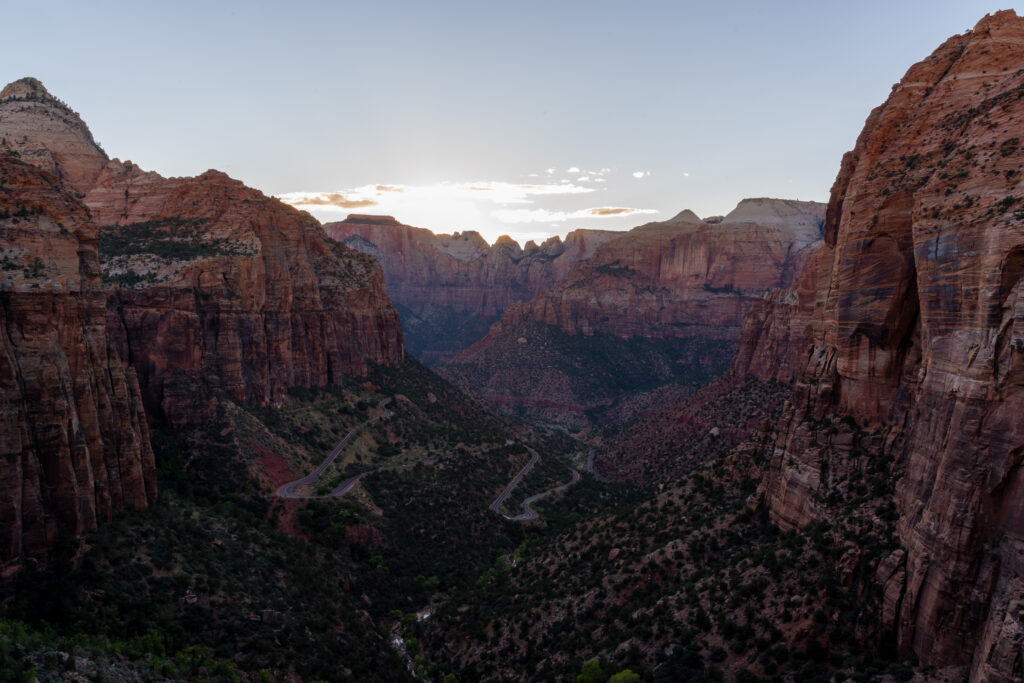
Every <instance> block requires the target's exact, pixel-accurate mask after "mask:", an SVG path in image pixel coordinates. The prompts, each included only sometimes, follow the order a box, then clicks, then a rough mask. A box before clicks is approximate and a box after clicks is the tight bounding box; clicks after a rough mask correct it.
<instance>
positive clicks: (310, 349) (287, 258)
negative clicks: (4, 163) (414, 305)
mask: <svg viewBox="0 0 1024 683" xmlns="http://www.w3.org/2000/svg"><path fill="white" fill-rule="evenodd" d="M0 142H2V145H3V149H2V150H0V153H3V154H4V155H5V158H8V159H9V163H21V164H22V165H24V164H25V163H28V164H32V165H34V166H36V167H38V168H40V169H41V170H42V171H43V172H45V173H46V174H48V175H47V176H46V178H48V179H52V180H50V184H51V185H55V184H56V185H59V187H60V189H62V190H63V194H61V195H59V196H58V197H56V198H55V199H54V203H55V205H57V206H60V207H62V208H61V211H62V212H66V213H68V215H69V216H70V218H69V219H68V221H65V222H71V221H72V220H73V221H74V222H75V223H76V224H81V225H82V226H83V227H82V228H80V229H79V233H80V234H81V235H82V236H83V237H82V238H81V239H80V242H81V244H82V245H83V246H81V247H79V246H78V242H75V241H74V240H72V239H71V237H70V236H69V237H67V238H66V239H63V240H59V241H57V242H55V243H54V245H56V246H54V245H51V243H50V242H39V241H38V237H36V236H35V232H34V231H32V230H28V231H26V228H25V227H17V228H15V227H12V224H11V223H10V222H8V223H7V225H6V226H5V239H6V240H7V241H8V242H9V249H11V250H12V252H11V253H12V254H15V255H17V256H16V257H15V256H12V257H11V258H12V259H13V260H11V261H9V263H10V267H11V268H21V267H22V266H23V264H22V263H21V261H22V260H24V259H27V258H29V255H36V256H38V257H39V258H42V259H43V260H42V261H41V263H43V266H42V268H43V271H41V275H40V277H41V278H43V279H41V280H40V282H36V283H32V284H34V285H36V287H32V288H31V289H32V290H33V291H30V292H27V293H29V294H33V295H36V294H37V292H36V291H34V290H35V289H43V290H47V291H50V290H52V291H54V292H57V291H61V290H60V289H59V288H58V287H57V286H56V285H54V287H50V286H48V285H47V286H44V285H46V284H47V281H48V278H49V276H48V275H47V271H46V269H45V268H46V265H45V264H46V260H47V259H49V258H51V256H50V254H51V253H54V251H55V249H56V247H57V246H59V247H60V248H62V249H64V251H65V252H66V254H72V255H73V254H76V253H78V251H79V249H81V252H82V259H83V264H84V265H82V266H81V267H80V266H79V264H78V262H77V261H74V262H72V261H71V260H70V256H68V257H67V258H63V257H62V258H61V261H60V265H61V267H62V268H63V269H64V270H65V271H68V272H71V271H74V272H76V273H77V271H78V270H79V269H81V270H82V273H83V274H84V273H88V278H86V277H85V276H84V275H83V276H82V277H81V278H76V280H75V287H78V291H79V292H80V295H79V298H80V299H82V302H81V303H60V304H57V303H53V304H49V305H50V306H52V307H54V309H55V310H58V311H64V309H65V308H66V309H67V310H66V311H64V312H61V313H60V315H57V316H55V317H54V318H52V319H48V320H47V321H46V324H45V325H44V324H43V323H42V322H41V321H40V320H39V319H38V318H39V315H41V314H42V311H43V310H44V309H45V306H46V305H47V304H44V303H43V301H44V299H43V298H40V297H38V296H36V297H35V298H31V297H30V298H28V299H25V301H39V303H37V304H34V306H36V307H37V308H38V310H39V312H40V313H39V314H37V315H36V316H34V317H33V316H29V314H28V312H27V310H28V308H30V307H28V306H27V304H26V305H25V306H20V305H19V306H18V307H16V308H12V309H11V310H10V311H9V312H8V314H7V315H8V316H9V318H8V329H9V337H10V339H12V340H17V339H19V338H20V337H21V336H22V335H23V334H24V333H23V332H22V331H21V326H22V325H25V326H29V328H31V326H32V325H34V326H36V327H38V329H35V328H31V329H33V334H36V335H38V336H39V339H40V340H43V339H50V340H51V343H53V344H55V345H56V346H55V347H54V350H53V352H54V353H57V352H58V351H59V352H60V353H63V354H66V355H68V356H72V355H73V356H74V357H75V363H74V365H68V364H67V363H60V364H58V365H66V366H67V367H66V368H65V369H64V371H63V374H64V375H67V376H68V378H69V379H68V381H72V382H76V383H82V382H86V381H87V378H89V377H92V376H94V375H98V376H109V377H110V382H113V385H114V386H113V387H111V386H104V387H102V389H103V393H104V394H106V395H119V399H118V400H119V401H120V402H121V403H122V404H125V405H128V406H129V408H130V409H129V408H126V409H123V410H122V412H123V413H124V414H123V415H121V414H113V415H106V416H105V420H106V421H105V422H104V423H102V424H101V423H98V422H97V420H98V419H99V418H97V417H96V416H92V422H91V423H90V424H89V428H88V430H86V435H85V436H83V435H82V434H81V431H82V430H81V429H79V428H77V427H75V428H74V429H71V427H69V426H67V425H72V426H73V425H75V424H76V422H75V420H72V419H70V418H69V417H67V416H68V415H71V414H73V412H74V410H73V409H72V408H71V407H69V404H71V405H73V402H70V401H69V400H68V399H67V397H68V395H69V394H68V392H69V390H68V389H67V388H66V387H65V386H63V385H62V384H61V382H59V381H58V376H49V377H48V378H47V381H46V382H45V383H42V384H41V385H40V386H39V388H37V389H34V390H33V391H35V392H36V393H35V394H34V398H33V401H32V402H31V403H32V406H33V410H32V411H30V412H31V414H26V413H25V411H24V410H22V411H20V412H15V413H13V414H12V415H10V419H11V420H12V422H11V423H10V424H9V425H8V432H9V433H10V434H17V433H19V432H20V433H22V434H23V435H29V434H33V433H35V432H38V431H39V430H43V427H42V426H41V425H50V424H58V423H60V424H64V425H65V427H63V428H62V429H61V430H60V433H63V434H64V436H59V434H58V433H57V432H54V433H53V434H48V436H47V439H55V440H57V441H60V440H61V439H63V440H65V441H68V440H70V441H69V443H70V444H71V445H67V444H65V446H64V448H65V449H67V448H71V447H72V446H74V448H75V450H74V453H75V457H74V458H73V459H72V458H66V457H65V458H61V457H58V455H57V452H53V453H48V454H47V456H46V458H47V460H46V468H47V476H49V477H51V478H52V477H56V476H58V474H57V473H58V470H60V471H62V472H65V474H66V472H67V471H69V470H68V468H70V467H71V463H72V462H75V463H80V462H81V461H82V460H83V458H84V459H85V460H86V461H88V457H87V456H86V455H85V454H86V453H88V452H91V453H92V454H93V456H92V457H93V458H94V459H95V462H94V463H93V464H92V466H91V467H92V470H93V473H92V474H90V473H89V472H88V471H87V469H88V468H85V467H83V466H79V467H78V472H77V473H76V475H77V476H76V477H69V476H63V477H62V479H61V481H60V483H59V486H58V490H60V491H61V494H60V495H59V496H57V497H56V498H54V497H49V496H42V497H41V496H40V495H38V492H33V490H32V488H31V486H30V483H31V482H29V479H27V478H24V479H23V477H22V474H21V471H22V470H24V471H25V472H28V473H29V474H30V475H32V476H36V474H35V472H36V471H37V470H38V466H36V465H31V463H30V462H29V461H30V460H32V458H37V457H38V456H33V455H31V454H30V453H29V452H28V451H26V452H25V453H24V454H22V455H21V456H19V457H20V460H19V462H21V463H23V464H22V465H19V466H18V467H14V468H12V470H11V474H10V476H9V477H5V485H4V493H5V496H7V495H9V496H10V499H11V500H13V501H15V502H14V503H12V509H11V510H9V511H8V512H7V513H6V514H5V520H4V532H3V533H4V536H5V537H7V538H10V539H17V538H19V537H21V536H22V535H24V534H26V533H29V534H30V535H32V538H33V539H34V540H33V541H32V542H31V543H28V544H27V545H26V544H20V545H19V543H17V542H15V541H14V540H12V541H10V542H9V543H8V544H7V548H8V550H7V552H6V558H7V559H14V558H16V557H17V556H18V555H19V554H20V553H21V551H22V550H30V551H31V553H30V554H31V555H41V554H43V553H44V552H45V551H46V550H48V549H49V548H50V547H52V545H53V542H54V540H55V537H56V535H55V533H54V531H53V524H52V522H50V521H47V520H50V518H51V517H53V516H54V515H58V514H60V515H64V517H66V518H67V519H68V520H69V521H68V523H67V524H65V525H64V526H63V528H64V529H65V531H67V532H69V533H71V534H72V535H77V534H78V533H80V532H81V531H82V530H84V529H88V528H91V527H93V526H95V518H96V513H95V512H94V509H97V508H98V509H99V510H100V513H101V516H105V517H108V518H109V516H110V514H111V511H112V509H116V508H118V507H122V506H123V505H128V506H135V507H139V506H141V507H144V506H145V502H146V500H148V499H150V498H152V497H153V496H155V479H154V471H153V463H152V452H151V450H150V447H149V443H148V435H147V432H146V428H145V423H144V421H143V420H141V417H142V415H143V413H142V412H141V410H142V408H141V406H142V405H144V406H145V409H146V414H147V415H148V416H149V418H150V419H152V420H157V421H159V422H161V423H166V424H169V425H171V426H173V427H177V428H185V427H194V426H198V425H201V424H202V423H203V422H204V421H205V420H207V419H209V418H210V416H211V415H213V413H214V412H215V410H216V407H217V404H218V401H220V400H222V399H225V398H227V399H232V400H236V401H243V402H246V403H249V404H252V405H257V406H265V405H270V404H271V403H273V402H275V401H276V402H280V401H281V400H282V399H283V398H284V397H285V396H286V394H287V391H288V390H289V389H290V388H291V387H295V386H300V387H318V386H327V385H329V384H341V383H342V382H343V381H344V378H345V377H347V376H350V375H365V374H366V372H367V369H368V363H377V364H389V363H398V362H400V361H401V360H402V359H403V357H404V350H403V343H402V334H401V329H400V325H399V320H398V315H397V313H396V312H395V310H394V309H393V308H392V307H391V305H390V302H389V300H388V298H387V294H386V291H385V288H384V280H383V276H382V274H381V270H380V267H379V265H378V264H377V263H376V262H375V261H374V260H373V259H372V258H370V257H367V256H364V255H361V254H359V253H357V252H355V251H352V250H349V249H347V248H345V247H344V246H342V245H340V244H338V243H336V242H334V241H333V240H331V239H330V238H328V237H327V236H326V235H325V234H324V232H323V230H322V229H321V228H320V225H319V223H318V222H317V221H316V220H315V219H313V218H312V217H311V216H309V215H308V214H306V213H303V212H299V211H297V210H295V209H293V208H291V207H289V206H287V205H285V204H283V203H281V202H279V201H278V200H275V199H271V198H268V197H266V196H264V195H263V194H262V193H260V192H259V191H257V190H253V189H250V188H247V187H245V186H244V185H243V184H242V183H241V182H239V181H236V180H232V179H231V178H229V177H228V176H226V175H225V174H223V173H220V172H217V171H208V172H206V173H204V174H202V175H200V176H198V177H196V178H163V177H161V176H159V175H158V174H156V173H152V172H146V171H143V170H142V169H140V168H139V167H138V166H136V165H134V164H132V163H131V162H130V161H126V162H120V161H118V160H117V159H109V158H108V157H107V155H106V153H105V152H104V151H103V150H102V149H101V148H100V147H99V146H98V145H97V144H96V143H95V142H94V140H93V138H92V135H91V134H90V133H89V129H88V127H87V126H86V125H85V123H84V122H82V120H81V119H80V118H79V117H78V115H77V114H76V113H75V112H73V111H72V110H71V109H70V108H69V107H67V105H65V104H63V103H62V102H60V101H59V100H57V99H56V98H54V97H53V96H52V95H50V94H49V92H47V91H46V89H45V87H43V85H42V84H41V83H40V82H39V81H38V80H36V79H32V78H26V79H22V80H20V81H16V82H14V83H12V84H10V85H8V86H7V87H6V88H4V89H3V91H0ZM24 175H25V174H24V172H23V173H22V174H21V175H20V176H19V178H21V177H22V176H24ZM35 182H36V184H40V183H42V182H43V181H42V180H39V179H36V180H35ZM3 190H4V196H5V197H6V198H7V199H8V200H9V201H11V202H22V201H23V188H21V187H20V186H18V185H16V184H13V183H12V184H9V185H7V186H5V187H4V188H3ZM34 191H35V190H33V188H32V186H30V187H28V188H26V189H24V193H27V194H26V195H25V196H32V192H34ZM54 192H56V190H54ZM72 204H73V206H72ZM19 206H20V204H19ZM33 206H40V207H43V209H42V210H43V211H44V214H46V207H47V206H48V204H47V203H46V202H44V201H42V200H36V203H35V204H34V205H33ZM68 207H70V208H68ZM19 210H20V209H19ZM11 215H12V216H13V215H15V214H13V213H12V214H11ZM36 215H37V214H32V215H29V216H27V217H17V216H16V217H15V218H13V219H11V220H12V221H22V222H25V221H28V222H30V223H31V222H33V221H38V222H39V226H38V227H39V228H40V230H43V231H44V232H45V230H44V229H49V228H47V227H46V226H48V225H50V224H51V223H53V222H57V223H60V222H61V218H60V216H56V217H54V218H52V220H50V221H49V222H44V221H42V219H36ZM71 229H72V226H70V225H68V226H67V227H61V228H60V230H59V234H61V235H65V234H67V235H71V234H72V233H71V232H70V231H71ZM53 258H56V257H53ZM5 263H7V262H5ZM54 277H56V275H54ZM19 296H20V292H19ZM72 298H73V297H71V295H70V294H63V295H62V296H61V297H60V301H61V302H66V301H70V300H71V299H72ZM13 301H20V299H18V297H15V298H14V299H13ZM97 304H99V305H101V307H100V308H99V309H97ZM79 309H81V310H82V311H83V312H82V313H76V312H75V311H77V310H79ZM86 313H87V314H88V316H90V318H89V320H88V321H85V320H83V319H82V316H84V315H86ZM96 316H100V317H102V318H104V319H103V320H101V321H97V320H96V319H95V318H96ZM79 327H81V329H82V330H90V335H91V336H89V337H86V338H85V339H77V337H76V335H78V336H81V335H82V334H83V332H82V331H81V330H79ZM65 328H66V329H65ZM27 329H28V328H27ZM76 330H79V331H78V332H76ZM76 339H77V340H76ZM11 343H14V342H11ZM39 343H42V341H39ZM83 345H85V347H84V348H87V349H88V351H89V352H88V353H86V351H84V350H82V349H80V348H78V347H83ZM108 346H109V347H110V348H109V350H108V348H107V347H108ZM15 351H17V349H15V350H13V351H11V350H9V352H8V355H7V361H8V373H7V374H8V377H9V378H13V377H14V376H16V375H18V374H26V375H36V374H37V373H36V371H34V370H31V368H32V367H33V364H35V365H38V363H39V362H40V361H39V360H38V358H36V357H35V356H34V355H32V354H27V352H26V355H18V354H19V353H22V352H20V351H19V352H18V353H15ZM35 353H37V354H38V353H41V351H39V350H36V352H35ZM122 364H124V365H125V366H126V367H125V368H122V367H121V366H122ZM114 366H116V371H115V370H114V369H105V368H112V367H114ZM11 382H13V380H10V382H9V383H8V387H7V388H8V390H9V391H11V392H14V393H13V394H11V396H12V397H14V396H17V395H19V392H21V393H24V392H25V391H28V387H27V386H23V385H20V384H19V385H15V384H13V383H11ZM136 382H137V384H136ZM64 384H67V382H65V383H64ZM16 390H17V391H16ZM83 391H84V390H83ZM96 391H98V389H94V390H93V393H95V392H96ZM140 392H141V401H142V403H141V405H139V404H138V399H139V394H140ZM13 400H14V399H13V398H12V401H13ZM76 400H78V403H79V404H80V410H83V411H85V410H88V411H91V412H94V413H95V412H98V409H97V408H88V407H87V405H86V404H83V403H82V400H79V399H76ZM107 402H108V403H111V402H113V398H111V399H109V400H108V401H107ZM12 404H13V403H12ZM112 410H113V409H112V408H110V407H109V406H107V407H106V411H107V412H108V413H110V412H111V411H112ZM125 411H127V412H125ZM129 418H131V420H132V421H133V422H132V424H133V425H136V424H141V426H133V427H132V428H130V429H123V430H122V429H119V426H121V425H124V424H126V421H128V420H129ZM76 419H77V418H76ZM32 425H35V426H34V427H33V426H32ZM69 429H71V433H70V434H68V433H65V432H67V431H68V430H69ZM44 431H45V430H44ZM122 431H123V432H124V436H121V435H120V432H122ZM76 432H78V433H76ZM27 438H28V437H27V436H23V437H21V438H20V439H15V440H12V441H10V442H9V443H10V444H11V447H12V448H14V449H15V451H14V452H19V446H18V444H19V443H21V442H22V441H25V440H26V439H27ZM83 438H84V439H86V442H87V443H86V444H85V446H83V447H78V446H76V445H75V444H77V443H79V442H81V441H82V439H83ZM89 439H91V440H92V443H88V440H89ZM100 440H102V442H103V443H109V444H110V445H109V446H107V447H106V450H108V451H111V453H109V454H108V457H110V458H113V457H114V456H115V455H116V453H117V451H118V448H117V447H115V446H114V445H113V444H117V443H121V442H122V441H123V442H124V446H123V447H124V448H125V449H127V450H126V453H125V454H124V455H123V456H120V457H123V458H124V459H125V460H126V462H129V461H132V460H139V461H140V462H142V463H143V464H144V465H145V466H136V467H134V468H129V467H127V466H126V467H125V469H124V474H123V476H124V479H125V480H126V484H125V486H127V487H128V492H127V493H125V494H123V495H122V494H120V493H116V494H115V493H111V492H108V491H107V490H106V477H104V476H100V474H98V473H97V471H98V470H99V469H101V468H102V466H103V460H102V458H101V454H102V453H103V448H101V447H100V446H99V443H100ZM7 443H8V442H7V441H5V444H7ZM55 443H56V441H55ZM86 449H88V450H86ZM51 459H52V460H51ZM30 465H31V468H30ZM87 475H88V476H87ZM93 479H96V480H97V482H98V484H96V485H94V483H93V481H92V480H93ZM136 479H137V480H138V481H135V480H136ZM32 485H35V484H32ZM111 486H113V484H112V485H111ZM143 492H144V493H145V495H143ZM67 498H74V499H78V500H79V501H80V502H79V503H78V504H76V505H75V506H74V507H75V509H74V510H72V511H71V512H69V511H68V505H67V503H66V499H67ZM40 525H44V526H45V527H46V529H47V532H46V533H45V534H43V533H42V532H40V531H36V528H37V526H40ZM43 537H45V540H42V539H43Z"/></svg>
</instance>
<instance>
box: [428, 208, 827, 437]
mask: <svg viewBox="0 0 1024 683" xmlns="http://www.w3.org/2000/svg"><path fill="white" fill-rule="evenodd" d="M823 216H824V206H823V205H821V204H815V203H813V202H795V201H786V200H777V199H747V200H744V201H743V202H741V203H740V204H739V205H738V206H737V207H736V209H735V210H733V211H732V212H731V213H730V214H729V215H728V216H726V217H724V218H723V219H722V220H721V221H719V222H716V223H708V222H706V221H702V220H700V219H699V218H698V217H697V216H696V215H694V214H693V213H692V212H690V211H684V212H682V213H680V214H679V215H678V216H676V217H675V218H673V219H671V220H669V221H665V222H662V223H650V224H647V225H644V226H641V227H639V228H635V229H633V230H631V231H629V232H628V233H624V234H622V235H621V236H619V237H617V238H616V239H614V240H611V241H609V242H607V243H605V244H603V245H601V246H600V247H598V248H597V250H596V251H595V252H594V254H593V256H591V257H590V258H589V259H587V260H585V261H580V262H578V263H576V264H575V265H574V266H573V267H572V268H571V270H570V272H569V274H568V275H567V277H566V278H565V280H564V281H563V282H562V283H560V284H559V285H558V286H557V287H555V289H554V290H552V291H550V292H542V293H541V294H538V295H537V296H536V297H534V298H533V299H531V300H530V301H529V302H526V303H519V304H513V305H512V306H510V307H509V308H508V310H506V311H505V313H504V315H503V316H502V318H501V320H500V321H499V322H498V323H496V324H495V325H494V326H493V327H492V328H491V330H490V331H489V332H488V334H487V336H486V337H484V338H483V339H481V340H480V341H479V342H477V343H476V344H474V345H473V346H471V347H470V348H468V349H466V350H465V351H463V352H462V353H461V354H459V355H458V356H456V357H455V358H453V359H452V360H451V361H449V362H448V363H447V364H445V365H444V366H442V368H441V372H442V374H444V375H445V376H447V377H448V378H449V379H452V380H454V381H456V382H457V383H459V384H461V385H462V386H464V387H466V388H468V389H470V390H471V391H474V392H476V393H477V394H479V395H480V396H482V397H484V398H485V399H487V400H488V401H490V402H491V403H492V404H495V405H498V406H500V407H501V408H502V409H503V410H505V411H506V412H510V413H513V414H519V415H522V416H524V417H528V418H542V419H545V420H551V419H552V416H553V413H552V412H551V407H552V406H551V401H552V400H556V401H557V403H558V404H559V411H558V412H557V413H555V414H554V416H555V418H556V419H555V421H556V422H561V423H563V424H571V425H573V426H577V427H578V426H582V425H585V424H592V423H596V422H601V421H602V420H596V421H593V422H592V420H593V418H592V417H584V416H583V413H590V414H591V415H592V416H593V415H594V411H595V410H604V409H606V408H608V407H609V406H612V405H613V404H614V403H615V402H616V401H618V400H619V399H620V398H622V397H624V396H626V395H627V394H630V393H633V392H636V391H637V390H642V391H648V390H650V389H651V388H653V387H655V386H657V385H659V384H665V383H666V382H683V383H684V384H686V385H688V386H689V387H690V390H691V391H692V390H693V389H696V388H697V387H699V386H700V385H702V384H704V383H706V382H708V381H709V380H710V379H711V378H713V377H714V376H715V375H717V374H719V373H721V372H722V371H724V370H725V369H726V368H727V367H728V365H729V362H730V359H731V358H732V353H733V344H734V343H735V342H736V339H737V338H738V337H739V335H740V332H741V328H742V325H743V321H744V316H745V315H746V313H747V311H748V310H749V309H750V308H751V306H753V305H755V303H756V302H758V301H760V299H761V298H762V297H763V296H764V295H765V293H766V292H768V291H769V290H772V289H774V288H786V287H789V286H790V285H791V284H792V283H793V280H794V277H795V275H796V274H797V273H799V272H801V271H802V270H803V269H804V266H805V265H806V263H807V261H808V259H809V258H810V257H811V255H812V254H813V253H814V252H815V251H816V249H817V248H818V246H819V245H820V243H821V234H822V233H821V231H822V224H823ZM794 325H798V323H794ZM636 340H642V342H641V343H639V344H638V343H635V341H636ZM624 342H625V343H624ZM659 344H660V346H659ZM572 349H576V351H573V350H572ZM644 365H648V366H649V368H648V369H649V371H645V372H642V373H636V372H635V371H636V370H637V369H638V368H640V367H642V366H644ZM609 373H610V377H609V380H608V381H604V380H601V379H599V378H601V377H603V376H605V375H609ZM627 376H632V379H631V381H628V382H626V381H620V380H623V379H624V378H625V377H627ZM668 396H674V397H675V398H676V400H678V395H677V394H673V393H671V392H669V393H667V394H666V397H668ZM674 402H675V401H673V402H672V403H667V404H666V403H659V402H653V403H651V405H650V406H649V409H650V410H652V411H654V410H657V409H660V408H668V407H669V406H671V405H672V404H673V403H674Z"/></svg>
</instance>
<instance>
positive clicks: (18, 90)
mask: <svg viewBox="0 0 1024 683" xmlns="http://www.w3.org/2000/svg"><path fill="white" fill-rule="evenodd" d="M33 96H34V97H48V98H51V99H52V98H53V95H51V94H50V91H48V90H47V89H46V86H44V85H43V84H42V82H41V81H40V80H39V79H38V78H32V77H31V76H26V77H25V78H19V79H18V80H16V81H14V82H12V83H8V84H7V85H6V86H5V87H4V89H3V90H2V91H0V100H6V99H8V98H12V97H33Z"/></svg>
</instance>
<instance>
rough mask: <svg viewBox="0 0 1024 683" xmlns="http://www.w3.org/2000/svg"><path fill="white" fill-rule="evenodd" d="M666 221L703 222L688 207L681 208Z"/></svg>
mask: <svg viewBox="0 0 1024 683" xmlns="http://www.w3.org/2000/svg"><path fill="white" fill-rule="evenodd" d="M665 222H666V223H703V222H704V221H703V220H701V217H700V216H698V215H697V214H695V213H694V212H693V211H690V210H689V209H683V210H682V211H680V212H679V213H677V214H676V215H675V216H673V217H672V218H670V219H668V220H667V221H665Z"/></svg>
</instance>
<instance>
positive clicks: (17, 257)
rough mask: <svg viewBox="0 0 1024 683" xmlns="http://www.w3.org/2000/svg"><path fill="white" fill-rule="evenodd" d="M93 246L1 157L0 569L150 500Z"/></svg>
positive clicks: (39, 186) (142, 425) (145, 445)
mask: <svg viewBox="0 0 1024 683" xmlns="http://www.w3.org/2000/svg"><path fill="white" fill-rule="evenodd" d="M4 92H7V91H6V90H5V91H4ZM96 244H97V231H96V228H95V226H94V225H93V224H92V222H91V220H90V218H89V211H88V209H86V207H85V206H83V205H82V204H81V203H80V202H79V201H78V200H77V199H75V198H74V197H73V196H71V195H70V194H69V193H68V191H67V190H66V189H65V188H64V187H63V186H62V185H61V184H60V182H59V181H58V180H57V178H56V177H55V176H53V175H50V174H49V173H44V172H42V171H39V170H38V169H36V168H34V167H33V166H30V165H28V164H25V163H22V162H21V161H18V160H17V159H16V158H15V157H14V156H13V155H8V154H7V153H3V152H0V328H2V330H3V336H2V339H0V544H2V545H0V564H8V563H11V562H12V561H15V560H18V559H19V558H26V557H30V558H37V559H45V557H46V552H47V551H48V550H49V549H50V548H51V547H52V546H53V544H54V543H55V541H56V539H57V537H58V535H59V534H69V535H78V534H80V533H82V532H83V531H87V530H89V529H94V528H95V527H96V524H97V521H99V520H103V519H109V518H110V516H111V514H112V512H113V511H115V510H118V509H121V508H126V507H129V508H145V507H146V506H147V505H148V504H149V503H151V502H152V501H153V500H154V499H155V498H156V479H155V476H156V474H155V465H154V460H153V451H152V449H151V448H150V444H149V431H148V427H147V425H146V419H145V414H144V412H143V403H142V397H141V395H140V392H139V386H138V382H137V381H136V375H135V371H134V369H132V368H131V367H127V368H126V367H124V365H123V364H122V362H121V359H120V357H119V355H118V351H117V349H116V348H115V346H114V345H113V344H112V342H111V339H110V335H109V331H108V327H107V321H106V306H105V297H104V292H103V285H102V282H101V276H100V265H99V259H98V257H97V251H96Z"/></svg>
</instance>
